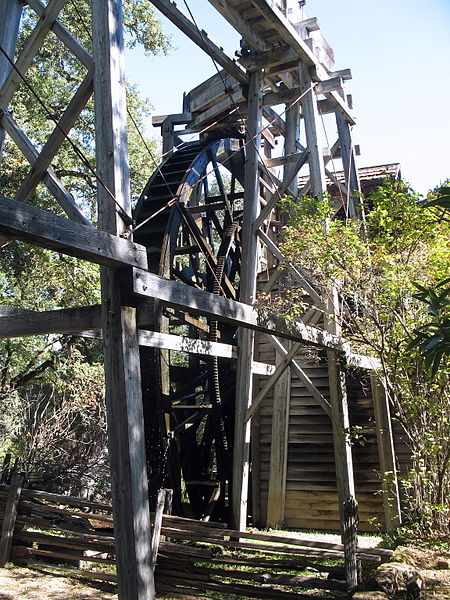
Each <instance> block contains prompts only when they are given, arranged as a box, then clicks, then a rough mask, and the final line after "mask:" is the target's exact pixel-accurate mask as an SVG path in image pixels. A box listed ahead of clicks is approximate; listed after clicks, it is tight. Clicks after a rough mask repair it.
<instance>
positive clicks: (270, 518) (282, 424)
mask: <svg viewBox="0 0 450 600" xmlns="http://www.w3.org/2000/svg"><path fill="white" fill-rule="evenodd" d="M281 359H282V357H281V356H280V355H279V354H277V356H276V363H277V364H278V363H279V362H280V361H281ZM290 398H291V370H290V368H289V367H288V368H287V369H286V371H285V372H284V373H283V375H282V376H281V377H280V379H279V380H278V381H277V383H276V384H275V386H274V389H273V404H272V411H273V412H272V435H271V445H270V470H269V494H268V498H267V527H274V528H280V527H282V526H283V524H284V514H285V509H286V474H287V456H288V441H289V440H288V432H289V409H290Z"/></svg>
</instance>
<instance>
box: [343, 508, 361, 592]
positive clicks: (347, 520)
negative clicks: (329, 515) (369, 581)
mask: <svg viewBox="0 0 450 600" xmlns="http://www.w3.org/2000/svg"><path fill="white" fill-rule="evenodd" d="M343 516H344V519H343V522H342V543H343V544H344V556H345V579H346V581H347V590H348V594H349V596H352V595H353V594H354V593H355V592H356V589H357V587H358V579H359V571H360V568H359V564H358V563H359V561H358V558H357V556H356V550H357V548H358V537H357V535H356V531H357V527H358V503H357V502H356V500H355V499H354V498H349V499H348V500H347V501H346V502H344V511H343Z"/></svg>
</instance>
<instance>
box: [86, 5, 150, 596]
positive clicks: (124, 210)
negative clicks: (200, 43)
mask: <svg viewBox="0 0 450 600" xmlns="http://www.w3.org/2000/svg"><path fill="white" fill-rule="evenodd" d="M92 34H93V49H94V61H95V71H94V100H95V130H96V131H95V133H96V139H95V150H96V168H97V174H98V178H99V181H101V182H102V185H98V186H97V203H98V215H99V227H100V229H102V230H104V231H106V232H108V233H109V234H111V235H112V236H113V237H114V236H117V235H120V234H121V233H122V231H123V229H124V226H125V223H124V218H125V216H126V215H130V214H131V200H130V179H129V169H128V139H127V109H126V98H125V71H124V56H123V55H124V40H123V29H122V3H121V0H95V1H94V3H93V11H92ZM118 208H119V209H120V210H119V211H118ZM129 243H131V244H132V242H129ZM132 245H134V244H132ZM136 248H137V247H136ZM144 252H145V249H144ZM141 258H142V257H141ZM144 259H145V260H146V256H145V257H144ZM100 278H101V288H102V308H103V327H102V329H103V347H104V365H105V390H106V407H107V426H108V450H109V457H110V462H111V490H112V498H113V511H114V537H115V541H116V558H117V574H118V595H119V599H120V600H153V599H154V598H155V584H154V574H153V569H152V566H151V560H152V559H151V532H150V512H149V498H148V474H147V467H146V455H145V432H144V417H143V407H142V384H141V370H140V359H139V345H138V336H137V319H136V310H135V309H134V308H132V307H129V306H124V305H123V299H122V289H121V274H120V272H119V271H118V270H117V269H113V268H111V267H102V269H101V271H100Z"/></svg>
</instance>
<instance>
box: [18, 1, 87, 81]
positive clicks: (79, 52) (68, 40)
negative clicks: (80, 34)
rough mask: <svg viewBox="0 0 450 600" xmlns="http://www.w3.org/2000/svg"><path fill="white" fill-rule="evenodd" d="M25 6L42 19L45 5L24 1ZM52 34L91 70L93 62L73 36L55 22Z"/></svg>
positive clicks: (39, 2)
mask: <svg viewBox="0 0 450 600" xmlns="http://www.w3.org/2000/svg"><path fill="white" fill-rule="evenodd" d="M26 2H27V4H29V5H30V6H31V8H32V9H33V10H34V11H35V13H36V14H37V15H39V16H40V17H42V15H43V14H44V11H45V4H43V3H42V2H41V1H40V0H26ZM51 30H52V31H53V33H54V34H55V35H56V36H58V37H59V39H60V40H61V41H62V43H63V44H64V45H65V46H66V48H67V49H68V50H69V51H70V52H71V53H72V54H73V55H74V56H76V57H77V58H78V60H79V61H80V62H81V63H82V64H83V65H84V66H85V67H86V68H87V69H92V67H93V66H94V61H93V59H92V56H91V55H90V54H89V52H88V51H87V50H86V49H85V48H84V47H83V46H82V45H81V44H80V42H79V41H78V40H76V39H75V38H74V37H73V35H72V34H71V33H70V32H69V31H68V30H67V29H66V28H65V27H64V26H63V25H61V23H60V22H59V21H58V20H56V21H55V22H54V23H53V25H52V26H51Z"/></svg>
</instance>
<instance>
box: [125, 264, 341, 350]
mask: <svg viewBox="0 0 450 600" xmlns="http://www.w3.org/2000/svg"><path fill="white" fill-rule="evenodd" d="M132 287H133V291H134V293H135V294H137V295H139V296H143V297H150V298H156V299H158V300H161V301H162V302H163V303H164V304H166V305H167V306H172V307H175V308H180V309H182V310H186V311H188V312H193V313H194V314H200V315H203V316H207V317H212V318H216V319H218V320H221V321H226V322H228V323H232V324H234V325H236V326H239V327H247V328H249V329H254V330H256V331H261V332H263V333H271V334H274V335H277V336H279V337H282V338H286V339H291V340H294V341H299V342H300V341H303V342H304V343H305V344H312V345H313V346H319V347H325V348H333V349H336V350H340V351H344V350H345V348H346V346H347V345H346V344H344V342H343V341H342V339H341V338H340V337H338V336H335V335H332V334H329V333H327V332H326V331H322V330H321V329H317V328H315V327H310V326H308V325H304V324H303V323H300V322H296V321H289V320H288V319H284V318H282V317H280V316H278V315H275V314H273V313H269V312H267V311H265V310H258V309H256V308H253V307H252V306H250V305H248V304H244V303H242V302H237V301H235V300H230V299H228V298H224V297H222V296H218V295H216V294H212V293H210V292H206V291H203V290H198V289H195V288H193V287H190V286H187V285H185V284H183V283H179V282H178V281H172V280H169V279H165V278H164V277H160V276H159V275H155V274H154V273H149V272H148V271H145V270H143V269H138V268H134V269H133V282H132Z"/></svg>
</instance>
